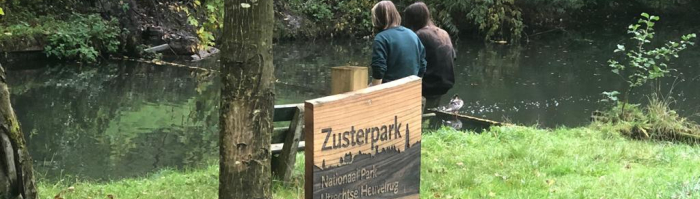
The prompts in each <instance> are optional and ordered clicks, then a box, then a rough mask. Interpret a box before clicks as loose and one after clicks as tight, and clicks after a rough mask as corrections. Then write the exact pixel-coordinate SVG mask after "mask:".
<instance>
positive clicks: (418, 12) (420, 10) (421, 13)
mask: <svg viewBox="0 0 700 199" xmlns="http://www.w3.org/2000/svg"><path fill="white" fill-rule="evenodd" d="M403 13H404V18H405V19H406V20H405V21H404V25H405V26H406V27H407V28H410V29H411V30H413V31H418V30H420V29H421V28H423V27H425V26H428V25H433V21H432V19H431V18H430V10H429V9H428V6H427V5H425V3H423V2H416V3H413V4H411V5H410V6H408V7H406V9H405V10H404V11H403Z"/></svg>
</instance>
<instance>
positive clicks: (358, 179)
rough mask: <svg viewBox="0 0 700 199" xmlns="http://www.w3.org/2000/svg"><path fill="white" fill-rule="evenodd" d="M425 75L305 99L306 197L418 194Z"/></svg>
mask: <svg viewBox="0 0 700 199" xmlns="http://www.w3.org/2000/svg"><path fill="white" fill-rule="evenodd" d="M421 101H422V100H421V79H420V78H418V77H416V76H412V77H408V78H404V79H400V80H396V81H392V82H389V83H386V84H382V85H378V86H374V87H369V88H366V89H363V90H359V91H355V92H350V93H345V94H339V95H334V96H328V97H324V98H320V99H314V100H309V101H306V106H305V108H306V115H305V120H306V128H305V129H304V130H305V136H306V138H305V140H306V143H309V144H308V146H307V147H306V150H305V152H306V156H305V157H306V168H305V169H306V184H305V186H306V198H314V199H318V198H336V197H339V196H340V197H343V196H347V195H353V196H351V197H349V198H404V197H407V198H417V197H418V192H419V189H420V140H421V125H422V117H421V116H422V106H421Z"/></svg>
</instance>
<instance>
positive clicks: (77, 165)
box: [8, 33, 700, 180]
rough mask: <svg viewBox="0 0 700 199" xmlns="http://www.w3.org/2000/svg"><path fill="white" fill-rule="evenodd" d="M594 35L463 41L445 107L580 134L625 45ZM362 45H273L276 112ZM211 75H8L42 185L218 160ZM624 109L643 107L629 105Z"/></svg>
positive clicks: (129, 69)
mask: <svg viewBox="0 0 700 199" xmlns="http://www.w3.org/2000/svg"><path fill="white" fill-rule="evenodd" d="M593 34H594V33H591V35H593ZM674 34H675V33H674ZM674 34H672V35H670V36H673V37H675V36H677V35H678V34H675V35H674ZM596 35H597V36H596V37H593V36H588V35H586V34H580V35H576V36H574V37H560V38H557V39H542V40H538V41H536V42H532V43H530V44H528V45H524V46H521V47H513V46H503V45H485V44H483V43H477V42H468V41H459V42H457V43H458V44H457V48H458V60H457V68H456V71H455V72H456V73H457V85H456V86H455V88H454V89H452V90H451V91H450V93H449V94H448V96H445V97H444V98H443V103H447V101H448V100H449V99H448V98H449V96H451V95H452V94H459V95H460V96H462V97H463V98H464V99H465V108H463V110H462V113H463V114H468V115H473V116H478V117H484V118H488V119H493V120H497V121H509V122H513V123H518V124H525V125H535V124H539V125H541V126H545V127H556V126H581V125H585V124H587V123H588V118H589V116H590V114H591V112H592V111H594V110H596V109H599V108H602V107H604V106H607V105H608V104H606V103H603V102H600V99H602V98H603V97H602V95H601V92H603V91H610V90H615V89H621V88H623V87H624V84H623V83H622V81H621V79H620V78H619V77H618V76H615V75H613V74H612V73H611V72H610V71H609V69H608V68H607V64H606V61H607V60H608V59H610V58H612V57H614V55H612V53H611V52H612V50H613V49H614V48H615V45H616V44H617V43H620V42H622V41H624V39H625V37H626V36H624V35H605V34H603V35H601V34H596ZM574 38H575V39H574ZM369 45H370V43H368V41H364V40H361V41H352V42H348V41H346V42H324V41H315V42H291V43H283V44H277V45H276V46H275V68H276V72H275V73H276V76H277V78H278V82H277V84H276V86H277V87H276V89H277V90H276V92H277V93H276V97H277V99H276V101H277V104H286V103H300V102H303V101H304V100H306V99H312V98H316V97H320V96H324V95H325V94H327V93H328V91H329V90H330V89H329V84H330V79H329V76H330V67H333V66H342V65H361V66H362V65H364V66H366V65H367V64H368V63H369V54H370V47H369ZM681 56H682V58H681V59H679V60H677V61H674V62H673V63H672V64H671V65H672V66H673V67H676V68H678V71H677V72H676V74H678V75H679V76H680V78H678V79H677V81H676V82H677V84H676V87H675V90H674V91H675V92H674V94H673V96H674V97H675V99H676V100H677V103H676V104H674V108H676V109H678V110H679V111H680V113H681V114H682V115H685V116H692V118H693V119H694V120H696V121H698V117H697V115H696V113H698V112H700V104H699V103H698V102H699V100H700V88H698V86H700V48H698V47H691V48H689V49H688V50H687V51H686V52H683V53H682V54H681ZM217 64H218V63H217V62H216V60H215V59H212V60H207V61H204V62H200V63H194V64H189V65H190V66H193V67H199V68H200V69H192V68H182V67H173V66H159V65H152V64H145V63H137V62H130V61H107V62H104V63H102V64H98V65H82V66H80V65H79V64H50V63H45V62H32V66H28V67H27V68H37V69H15V70H11V71H9V73H8V76H9V81H10V86H11V88H12V91H11V92H12V94H13V98H12V102H13V105H14V107H15V109H16V111H17V114H18V117H19V119H20V121H21V123H22V128H23V130H24V132H25V134H27V137H28V144H29V150H30V153H31V155H32V156H33V158H34V160H35V161H36V164H35V166H36V168H37V170H38V172H40V173H41V174H40V175H41V176H46V177H47V178H55V179H58V178H66V177H77V178H80V179H98V180H107V179H119V178H125V177H133V176H139V175H143V174H146V173H148V172H153V171H156V170H158V169H162V168H184V167H196V166H200V165H203V164H208V163H211V160H216V158H217V157H218V156H217V155H218V143H217V142H218V135H217V134H218V132H217V131H218V128H217V124H218V103H219V102H218V96H219V93H218V92H219V88H220V87H219V79H218V76H217V72H216V71H217V68H218V66H217ZM11 67H12V66H11ZM12 68H18V67H12ZM673 81H674V79H665V80H664V82H665V83H667V84H668V83H671V82H673ZM647 91H649V89H644V90H641V91H640V93H645V92H647ZM632 101H636V102H643V101H645V98H644V97H642V95H640V94H637V95H635V96H634V97H633V98H632ZM693 115H695V116H693Z"/></svg>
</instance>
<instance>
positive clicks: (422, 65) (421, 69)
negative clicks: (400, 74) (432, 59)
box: [418, 41, 428, 77]
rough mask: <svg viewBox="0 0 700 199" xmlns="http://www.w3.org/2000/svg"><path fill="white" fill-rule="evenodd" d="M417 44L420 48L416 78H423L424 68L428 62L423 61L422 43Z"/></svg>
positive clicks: (423, 49)
mask: <svg viewBox="0 0 700 199" xmlns="http://www.w3.org/2000/svg"><path fill="white" fill-rule="evenodd" d="M418 42H419V44H420V45H419V46H418V47H419V48H420V57H419V59H420V68H418V77H423V75H424V74H425V70H426V67H427V65H428V61H427V60H426V59H425V46H423V43H420V41H418Z"/></svg>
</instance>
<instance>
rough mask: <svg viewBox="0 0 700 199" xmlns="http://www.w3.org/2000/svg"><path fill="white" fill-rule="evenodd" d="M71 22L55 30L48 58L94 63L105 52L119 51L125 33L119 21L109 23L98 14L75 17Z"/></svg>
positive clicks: (46, 49) (72, 17) (51, 36)
mask: <svg viewBox="0 0 700 199" xmlns="http://www.w3.org/2000/svg"><path fill="white" fill-rule="evenodd" d="M68 21H70V23H62V24H60V25H59V26H57V27H55V28H56V29H54V30H53V31H55V32H54V33H53V34H49V35H48V37H47V38H48V39H47V41H48V43H47V45H46V47H45V48H44V51H45V53H46V55H47V56H54V57H57V58H59V59H77V60H82V61H88V62H94V61H97V58H98V57H99V56H100V55H102V54H105V53H116V52H117V50H118V49H119V45H120V42H119V39H118V37H119V35H120V34H121V30H120V29H119V24H118V22H117V21H116V20H110V21H105V20H103V19H102V18H101V17H100V16H98V15H87V16H83V15H73V16H71V17H70V18H69V20H68Z"/></svg>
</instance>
